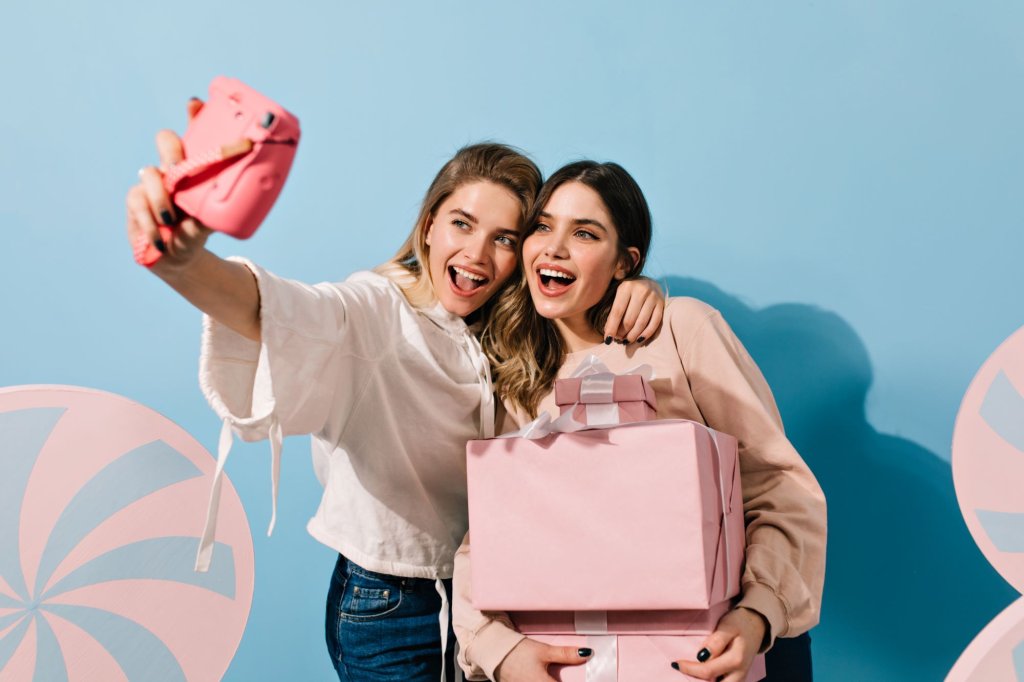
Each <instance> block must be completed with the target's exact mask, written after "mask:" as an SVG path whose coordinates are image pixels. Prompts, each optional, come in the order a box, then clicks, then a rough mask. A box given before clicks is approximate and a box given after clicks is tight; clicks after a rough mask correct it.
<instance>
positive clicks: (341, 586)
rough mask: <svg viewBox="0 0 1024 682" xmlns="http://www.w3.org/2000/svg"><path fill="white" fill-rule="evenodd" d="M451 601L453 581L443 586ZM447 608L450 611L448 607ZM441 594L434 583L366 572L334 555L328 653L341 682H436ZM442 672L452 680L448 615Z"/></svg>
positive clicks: (328, 619)
mask: <svg viewBox="0 0 1024 682" xmlns="http://www.w3.org/2000/svg"><path fill="white" fill-rule="evenodd" d="M444 586H445V590H446V591H447V593H448V598H449V603H450V601H451V590H452V581H451V580H445V581H444ZM449 609H450V607H449ZM440 613H441V595H439V594H438V593H437V587H436V584H435V582H434V581H433V580H429V579H423V578H401V577H398V576H393V575H387V574H384V573H376V572H374V571H368V570H366V569H365V568H362V567H361V566H359V565H357V564H354V563H352V562H351V561H349V560H348V559H346V558H345V557H343V556H340V555H339V556H338V563H337V564H336V565H335V566H334V574H333V575H332V576H331V588H330V591H328V593H327V620H326V627H325V629H326V636H327V651H328V652H329V653H330V655H331V662H332V663H334V669H335V670H336V671H337V672H338V679H339V680H341V682H438V681H439V679H440V677H441V629H440V624H439V621H438V617H439V615H440ZM448 623H449V626H448V650H447V651H446V652H445V658H446V663H445V672H446V673H447V678H448V680H449V681H451V680H453V679H454V667H453V666H454V665H455V663H454V660H453V655H452V654H453V652H454V647H455V634H454V633H453V631H452V629H451V612H450V610H449V614H448Z"/></svg>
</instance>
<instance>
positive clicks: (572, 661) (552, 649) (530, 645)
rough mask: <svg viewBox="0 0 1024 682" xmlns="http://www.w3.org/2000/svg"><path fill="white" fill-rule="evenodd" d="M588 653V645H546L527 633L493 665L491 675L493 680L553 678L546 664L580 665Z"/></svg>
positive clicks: (533, 681) (552, 680)
mask: <svg viewBox="0 0 1024 682" xmlns="http://www.w3.org/2000/svg"><path fill="white" fill-rule="evenodd" d="M583 654H586V655H583ZM592 655H593V652H592V651H591V650H590V649H577V648H576V647H571V646H550V645H548V644H544V643H542V642H538V641H537V640H535V639H530V638H529V637H527V638H526V639H524V640H522V641H521V642H519V644H516V646H515V648H514V649H512V651H510V652H508V655H507V656H505V658H504V660H502V662H501V663H500V664H499V665H498V667H497V668H495V670H494V679H495V680H497V682H556V680H555V678H553V677H552V676H551V674H550V673H549V672H548V666H550V665H582V664H584V663H586V662H587V660H588V659H589V658H590V656H592Z"/></svg>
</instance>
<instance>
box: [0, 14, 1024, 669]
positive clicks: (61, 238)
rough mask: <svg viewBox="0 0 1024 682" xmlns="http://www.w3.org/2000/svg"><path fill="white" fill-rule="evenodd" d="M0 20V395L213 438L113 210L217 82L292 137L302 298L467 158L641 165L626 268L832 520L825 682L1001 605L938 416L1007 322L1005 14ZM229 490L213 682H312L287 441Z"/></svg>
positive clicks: (296, 491)
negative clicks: (719, 372) (684, 312)
mask: <svg viewBox="0 0 1024 682" xmlns="http://www.w3.org/2000/svg"><path fill="white" fill-rule="evenodd" d="M551 5H552V6H549V3H542V2H516V3H505V4H502V5H498V4H493V3H486V4H485V3H472V2H438V3H429V4H428V3H417V2H393V3H368V2H367V3H360V4H353V3H349V2H344V3H338V2H332V3H327V2H321V3H289V4H281V3H270V2H261V1H257V0H250V1H248V2H238V1H236V0H231V1H227V2H219V3H205V2H203V3H200V2H193V1H184V2H178V3H130V2H109V3H53V2H36V3H19V4H17V5H15V6H11V4H10V3H9V4H8V6H6V7H5V8H4V9H3V10H0V19H2V23H3V25H4V26H5V28H6V31H5V39H4V40H3V41H2V42H0V64H3V66H2V67H0V86H2V90H0V92H2V95H0V103H2V108H0V127H2V130H3V134H2V135H0V235H2V237H3V244H2V247H0V290H2V291H3V295H2V297H0V312H2V320H3V322H2V327H0V328H2V334H0V385H12V384H26V383H66V384H80V385H84V386H92V387H96V388H101V389H105V390H109V391H113V392H117V393H120V394H123V395H126V396H128V397H131V398H133V399H135V400H138V401H140V402H142V403H144V404H146V405H149V406H151V407H153V408H155V409H157V410H159V411H161V412H163V413H164V414H166V415H168V416H169V417H171V418H172V419H174V420H175V421H177V422H178V423H180V424H182V425H183V426H184V427H185V428H187V429H188V430H189V431H191V432H192V433H193V434H194V435H196V436H197V437H198V438H199V439H200V440H201V441H202V442H204V443H206V444H207V446H208V447H209V448H211V449H212V448H214V447H215V442H216V434H217V428H218V425H217V423H216V420H215V419H214V417H213V415H212V413H211V412H209V411H208V410H207V408H206V406H205V403H204V402H203V400H202V397H201V395H200V393H199V390H198V387H197V384H196V378H195V374H196V358H197V351H198V330H199V316H198V314H197V313H196V312H194V311H193V310H191V309H189V308H188V307H187V306H186V305H185V304H183V303H182V302H181V301H180V300H178V299H177V298H176V297H175V296H174V295H173V294H172V293H171V292H170V291H169V290H167V289H166V288H165V287H164V286H163V285H162V284H161V283H160V282H159V281H157V280H156V279H155V278H153V277H151V276H149V275H147V274H146V273H145V272H144V271H142V270H141V269H140V268H138V267H137V266H136V265H135V264H134V263H133V262H132V259H131V254H130V249H129V247H128V245H127V243H126V240H125V238H124V228H123V196H124V193H125V191H126V190H127V188H128V187H129V186H130V185H131V184H132V183H133V182H134V180H135V170H136V169H137V168H138V167H139V166H142V165H145V164H148V163H153V162H154V160H155V154H154V151H153V149H152V143H151V141H152V136H153V133H154V132H155V131H156V130H157V129H158V128H161V127H170V128H175V129H177V130H179V131H180V130H181V129H182V128H183V126H184V118H185V115H184V105H185V101H186V99H187V98H188V97H189V96H190V95H200V96H203V95H204V94H205V87H206V84H207V83H208V82H209V80H210V78H211V77H213V76H214V75H217V74H222V73H223V74H228V75H233V76H235V77H238V78H241V79H243V80H245V81H247V82H249V83H250V84H252V85H253V86H255V87H257V88H258V89H260V90H263V91H264V92H266V93H268V94H269V95H271V96H272V97H274V98H275V99H277V100H278V101H280V102H282V103H283V104H285V106H287V107H288V108H290V109H291V110H292V111H294V112H296V113H297V114H298V115H299V116H300V118H301V119H302V124H303V136H304V137H303V143H302V146H301V147H300V151H299V155H298V157H297V162H296V166H295V168H294V170H293V173H292V177H291V179H290V181H289V185H288V187H287V188H286V189H285V192H284V194H283V195H282V198H281V201H280V202H279V204H278V206H277V207H276V208H275V210H274V212H273V213H272V214H271V217H270V219H269V221H268V222H267V223H266V224H265V226H264V227H263V229H262V230H261V232H259V233H258V234H257V236H256V237H255V238H254V239H253V240H251V241H249V242H246V243H238V242H232V241H229V240H228V239H226V238H223V237H218V238H215V239H213V240H212V242H211V248H212V249H213V250H215V251H217V252H219V253H222V254H228V253H238V254H245V255H248V256H250V257H252V258H254V259H255V260H257V261H258V262H260V263H262V264H264V265H266V266H267V267H269V268H271V269H273V270H274V271H276V272H278V273H280V274H283V275H287V276H293V277H297V278H301V279H304V280H307V281H318V280H323V279H337V278H341V277H343V276H344V275H346V274H347V273H349V272H351V271H353V270H356V269H360V268H365V267H368V266H372V265H374V264H376V263H378V262H380V261H382V260H384V259H385V258H386V257H388V256H389V255H390V254H391V253H392V252H393V250H394V249H395V248H396V247H397V245H398V244H399V243H400V241H401V240H402V239H403V238H404V236H405V235H406V233H407V231H408V229H409V227H410V226H411V223H412V220H413V218H414V215H415V212H416V209H417V205H418V201H419V199H420V197H421V196H422V193H423V192H424V190H425V189H426V186H427V184H428V182H429V181H430V179H431V177H432V176H433V174H434V173H435V172H436V170H437V168H438V167H439V166H440V164H441V163H442V162H443V161H444V160H445V159H446V158H447V157H448V156H449V155H450V154H451V153H452V152H453V151H454V150H455V149H456V148H457V147H459V146H460V145H462V144H464V143H467V142H471V141H476V140H480V139H484V138H488V139H498V140H502V141H506V142H510V143H513V144H516V145H518V146H520V147H522V148H524V149H526V150H528V151H529V152H531V153H532V154H533V155H534V158H536V159H537V161H538V162H539V163H540V164H541V166H542V168H543V169H544V170H545V171H547V172H550V171H552V170H554V169H555V168H557V167H558V166H559V165H561V164H562V163H563V162H565V161H567V160H571V159H575V158H578V157H581V156H591V157H596V158H599V159H611V160H616V161H619V162H620V163H622V164H623V165H624V166H626V167H627V168H628V169H630V171H632V172H633V173H634V175H635V176H636V177H637V179H638V180H639V181H640V183H641V185H642V186H643V187H644V189H645V191H646V193H647V196H648V198H649V200H650V202H651V205H652V209H653V212H654V216H655V222H656V235H655V244H654V257H653V258H652V260H651V267H650V273H651V274H653V275H658V276H668V277H670V279H669V282H670V284H671V286H672V290H673V293H692V294H697V295H701V296H703V297H705V298H706V299H708V300H709V301H710V302H712V303H713V304H715V305H717V306H719V307H720V308H722V309H723V310H724V311H725V312H726V316H727V318H728V319H729V320H730V321H732V322H733V324H734V326H735V327H736V329H737V331H738V332H739V333H740V335H741V336H742V338H743V339H744V341H745V342H746V343H747V344H748V346H749V347H750V349H751V351H752V352H753V354H754V355H755V358H756V359H757V360H758V361H759V362H760V363H761V364H762V366H763V368H764V370H765V373H766V374H767V375H768V378H769V380H770V381H771V382H772V385H773V387H774V388H775V390H776V392H777V395H778V398H779V403H780V406H781V408H782V410H783V416H784V418H785V419H786V421H787V425H788V428H789V431H790V433H791V436H792V438H793V440H794V441H795V442H796V443H797V445H798V446H799V447H800V448H801V450H802V452H803V453H804V454H805V456H806V457H807V459H808V461H809V462H810V463H811V465H812V467H813V468H814V469H815V472H816V473H817V474H818V475H819V477H820V479H821V481H822V484H823V486H824V487H825V489H826V492H827V493H828V495H829V498H830V503H831V504H830V522H831V537H830V556H829V561H830V564H829V575H828V583H827V592H826V602H825V609H824V614H823V623H822V625H821V626H820V627H819V628H818V629H816V630H815V631H814V633H813V635H814V642H815V655H816V664H817V671H818V673H819V679H822V680H845V679H854V678H855V677H856V678H858V679H877V680H882V679H893V680H897V679H938V678H940V677H941V676H942V675H943V674H944V673H945V672H946V671H947V670H948V669H949V667H950V666H951V665H952V663H953V661H954V660H955V659H956V657H957V656H958V655H959V653H960V651H961V650H962V649H963V648H964V647H965V646H966V645H967V644H968V642H969V641H970V640H971V638H972V637H973V636H974V635H975V634H976V633H977V632H978V631H979V630H980V629H981V628H982V627H983V625H984V624H985V623H987V622H988V620H990V619H991V618H992V617H993V616H995V615H996V613H998V612H999V611H1000V610H1001V609H1002V608H1003V607H1004V606H1006V605H1007V604H1009V603H1010V601H1011V599H1012V598H1013V594H1014V593H1013V592H1012V591H1011V590H1010V588H1009V587H1008V586H1006V584H1005V583H1004V582H1003V581H1002V580H1001V579H1000V578H999V577H998V576H997V575H996V573H995V572H994V571H993V570H992V569H990V568H989V567H988V566H987V564H986V563H985V562H984V560H983V559H982V558H981V555H980V553H979V552H977V550H976V549H975V547H974V545H973V543H972V542H971V540H970V538H969V536H968V535H967V532H966V530H965V529H964V526H963V522H962V521H961V520H960V514H959V511H958V509H957V507H956V503H955V499H954V496H953V491H952V484H951V477H950V470H949V465H948V460H949V443H950V438H951V434H952V428H953V420H954V417H955V414H956V410H957V406H958V404H959V400H960V398H961V396H962V395H963V392H964V390H965V389H966V387H967V384H968V383H969V381H970V379H971V377H972V376H973V374H974V372H975V371H976V369H977V368H978V367H979V366H980V364H981V363H982V361H983V360H984V359H985V358H986V357H987V356H988V354H989V353H990V352H991V351H992V350H994V349H995V347H996V346H997V345H998V344H999V343H1000V342H1001V341H1002V340H1003V339H1005V338H1006V337H1007V336H1008V335H1009V334H1010V333H1011V332H1012V331H1014V330H1015V329H1016V328H1017V327H1019V326H1020V325H1021V324H1022V322H1024V313H1022V311H1021V307H1020V295H1021V292H1022V291H1024V269H1022V268H1021V267H1020V254H1021V251H1022V248H1024V233H1022V232H1021V229H1020V226H1021V222H1022V210H1024V209H1022V203H1021V201H1020V200H1019V189H1020V187H1021V186H1022V181H1024V139H1022V136H1024V128H1022V126H1021V123H1020V122H1021V121H1022V120H1024V95H1022V92H1024V90H1022V88H1021V83H1022V75H1024V42H1022V41H1021V39H1020V36H1021V31H1022V29H1024V7H1022V6H1021V5H1020V4H1018V3H1013V2H1000V1H995V0H991V1H989V0H985V1H982V2H974V3H969V4H965V3H954V2H946V1H945V0H942V1H935V0H931V1H928V2H923V1H922V2H898V3H894V2H835V3H809V2H799V3H797V2H787V3H771V4H767V3H762V4H756V5H754V4H739V3H695V2H691V3H683V2H670V1H667V0H666V1H662V2H645V3H640V6H639V7H633V8H629V9H625V8H623V7H622V4H621V3H613V2H595V1H588V2H586V3H583V2H577V3H568V2H566V3H551ZM285 454H286V458H285V459H286V461H285V467H284V471H283V476H282V478H283V484H282V492H281V499H282V510H281V512H282V514H281V518H280V519H279V521H278V530H277V531H276V533H275V536H274V537H273V538H271V539H270V540H267V539H266V538H264V537H262V530H263V528H264V527H265V523H266V521H267V520H268V518H269V501H268V499H267V498H268V494H269V482H268V481H267V480H266V479H267V466H266V458H267V456H268V453H267V451H266V447H265V446H259V445H257V446H246V447H241V448H240V449H239V450H238V452H236V454H235V456H234V459H233V461H232V462H231V465H229V474H230V476H231V478H232V480H233V481H234V483H235V485H236V486H237V487H238V489H239V491H240V493H241V495H242V498H243V501H244V502H245V504H246V508H247V510H248V511H249V514H250V520H251V522H252V525H253V529H254V535H255V536H256V552H257V585H256V596H255V600H254V604H253V611H252V617H251V621H250V625H249V628H248V630H247V632H246V636H245V638H244V639H243V641H242V644H241V647H240V649H239V652H238V655H237V657H236V659H235V661H234V663H233V664H232V667H231V669H230V670H229V673H228V676H227V678H226V679H229V680H251V679H286V678H287V679H310V680H313V679H324V680H327V679H330V678H331V670H330V666H329V664H328V661H327V658H326V654H325V650H324V647H323V644H322V608H323V606H322V605H323V599H324V595H325V594H326V589H327V581H328V576H329V572H330V569H331V565H332V557H331V554H330V552H329V551H328V550H326V549H325V548H323V547H321V546H319V545H318V544H317V543H316V542H315V541H313V540H312V539H311V538H309V537H308V536H307V535H306V534H305V531H304V525H305V521H306V519H307V518H308V517H309V516H310V515H311V514H312V512H313V511H314V509H315V506H316V503H317V500H318V496H319V493H318V486H317V484H316V481H315V479H314V477H313V475H312V471H311V469H310V466H309V457H308V449H307V444H306V442H305V439H292V440H290V441H289V442H288V443H286V451H285Z"/></svg>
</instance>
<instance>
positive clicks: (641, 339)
mask: <svg viewBox="0 0 1024 682" xmlns="http://www.w3.org/2000/svg"><path fill="white" fill-rule="evenodd" d="M636 342H637V343H643V342H644V337H642V336H638V337H637V338H636Z"/></svg>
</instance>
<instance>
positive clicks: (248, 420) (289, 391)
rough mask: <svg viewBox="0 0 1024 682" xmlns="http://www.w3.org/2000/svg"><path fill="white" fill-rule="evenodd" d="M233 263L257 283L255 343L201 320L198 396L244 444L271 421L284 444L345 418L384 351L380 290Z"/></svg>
mask: <svg viewBox="0 0 1024 682" xmlns="http://www.w3.org/2000/svg"><path fill="white" fill-rule="evenodd" d="M232 260H234V261H236V262H240V263H242V264H243V265H245V266H246V267H248V268H249V270H250V271H252V273H253V275H254V276H255V278H256V282H257V285H258V287H259V294H260V334H261V340H260V341H259V342H256V341H252V340H249V339H246V338H245V337H243V336H241V335H240V334H237V333H235V332H234V331H232V330H230V329H228V328H227V327H225V326H224V325H222V324H220V323H219V322H217V321H216V320H214V319H212V318H210V317H209V316H204V319H203V343H202V353H201V356H200V370H199V383H200V386H201V387H202V390H203V394H204V395H205V396H206V399H207V401H208V402H209V403H210V405H211V407H212V408H213V409H214V411H215V412H216V413H217V414H218V416H219V417H220V418H221V419H222V420H226V421H228V422H230V423H231V426H232V428H233V429H234V431H235V432H236V433H237V434H238V435H239V436H240V437H241V438H242V439H243V440H246V441H257V440H262V439H265V438H268V437H269V431H270V428H271V424H272V423H273V422H274V421H276V422H277V423H278V424H279V426H280V429H281V431H282V432H283V435H286V436H287V435H296V434H307V433H316V432H318V431H321V430H322V429H324V427H325V424H326V422H327V419H328V416H329V415H331V414H347V412H348V410H347V409H346V407H347V406H350V403H351V402H352V401H353V398H354V396H355V395H356V394H357V393H358V390H359V387H360V385H361V382H362V380H361V375H364V374H367V372H366V368H367V367H368V366H371V365H372V364H373V362H374V360H376V358H378V357H379V356H380V355H381V354H382V353H383V352H385V351H386V348H387V346H388V344H387V341H386V339H387V338H388V336H389V335H388V334H387V333H386V327H387V325H388V320H389V319H390V318H391V317H394V316H393V315H391V308H390V307H389V305H388V301H387V300H386V299H387V297H386V295H385V293H386V291H385V289H386V287H385V286H382V285H377V284H376V283H371V282H366V281H363V282H359V281H358V280H357V281H356V282H352V281H351V280H350V281H349V282H345V283H342V284H327V283H324V284H317V285H308V284H303V283H300V282H295V281H292V280H287V279H283V278H280V277H277V276H275V275H273V274H271V273H269V272H267V271H266V270H264V269H262V268H260V267H259V266H257V265H255V264H253V263H251V262H249V261H247V260H244V259H240V258H234V259H232ZM386 284H387V283H386V282H385V285H386ZM392 307H393V306H392ZM353 330H358V333H353ZM376 332H380V333H376Z"/></svg>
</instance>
